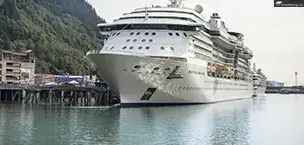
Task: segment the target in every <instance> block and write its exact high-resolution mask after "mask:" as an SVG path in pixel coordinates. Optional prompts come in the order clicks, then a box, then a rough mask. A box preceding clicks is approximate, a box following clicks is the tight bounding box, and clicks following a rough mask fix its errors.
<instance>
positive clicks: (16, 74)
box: [0, 50, 35, 85]
mask: <svg viewBox="0 0 304 145" xmlns="http://www.w3.org/2000/svg"><path fill="white" fill-rule="evenodd" d="M0 74H1V77H0V79H1V83H2V84H17V85H18V84H21V85H33V84H34V75H35V58H34V56H33V54H32V51H31V50H27V51H25V52H14V51H9V50H0Z"/></svg>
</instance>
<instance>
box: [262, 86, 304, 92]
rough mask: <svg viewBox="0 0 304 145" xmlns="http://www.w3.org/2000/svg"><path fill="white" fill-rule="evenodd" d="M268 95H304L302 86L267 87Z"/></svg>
mask: <svg viewBox="0 0 304 145" xmlns="http://www.w3.org/2000/svg"><path fill="white" fill-rule="evenodd" d="M265 93H267V94H304V87H302V86H284V87H267V88H266V92H265Z"/></svg>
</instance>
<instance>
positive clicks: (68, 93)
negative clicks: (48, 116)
mask: <svg viewBox="0 0 304 145" xmlns="http://www.w3.org/2000/svg"><path fill="white" fill-rule="evenodd" d="M0 103H25V104H42V105H58V106H112V105H115V104H119V103H120V101H119V97H118V96H117V95H115V93H114V92H113V91H111V90H109V89H106V88H102V87H96V86H89V87H75V86H72V85H60V86H52V87H47V86H14V85H0Z"/></svg>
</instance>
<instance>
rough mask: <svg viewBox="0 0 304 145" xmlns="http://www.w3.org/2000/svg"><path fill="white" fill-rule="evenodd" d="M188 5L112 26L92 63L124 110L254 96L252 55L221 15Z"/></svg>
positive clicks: (149, 11) (178, 1)
mask: <svg viewBox="0 0 304 145" xmlns="http://www.w3.org/2000/svg"><path fill="white" fill-rule="evenodd" d="M202 14H203V7H202V6H201V5H196V6H195V7H194V8H187V7H185V6H184V5H183V0H170V1H169V4H168V5H167V6H158V5H157V6H151V7H144V8H137V9H135V10H134V11H132V12H129V13H124V14H123V15H122V16H121V17H120V18H118V19H116V20H114V21H113V22H112V23H102V24H98V27H99V28H100V33H101V34H102V35H104V36H106V38H107V39H106V40H105V41H104V46H103V48H102V49H101V50H98V51H90V52H88V53H87V58H88V59H89V60H90V62H92V64H93V65H94V66H95V67H96V69H97V70H98V73H99V75H100V76H101V77H102V79H103V80H104V81H105V82H106V83H107V84H108V85H109V86H110V87H111V88H112V89H113V90H114V91H115V92H116V93H117V94H119V96H120V98H121V105H122V106H125V107H127V106H129V107H132V106H155V105H183V104H201V103H215V102H221V101H229V100H236V99H245V98H250V97H252V96H253V71H252V68H251V63H250V60H251V59H252V58H253V53H252V51H251V50H250V49H249V48H248V47H247V46H246V45H245V44H244V35H243V34H242V33H240V32H234V31H230V30H229V29H228V28H227V26H226V24H225V22H224V21H223V20H222V18H221V17H220V15H219V14H218V13H213V14H212V15H211V16H210V17H209V18H205V17H204V16H203V15H202Z"/></svg>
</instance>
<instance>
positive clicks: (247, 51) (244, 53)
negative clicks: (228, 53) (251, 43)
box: [240, 47, 253, 59]
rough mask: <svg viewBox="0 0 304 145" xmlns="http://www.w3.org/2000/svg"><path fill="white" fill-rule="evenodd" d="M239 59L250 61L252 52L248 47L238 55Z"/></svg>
mask: <svg viewBox="0 0 304 145" xmlns="http://www.w3.org/2000/svg"><path fill="white" fill-rule="evenodd" d="M240 57H241V58H244V59H252V58H253V54H252V51H251V50H250V49H249V48H248V47H244V50H243V51H242V53H241V54H240Z"/></svg>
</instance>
